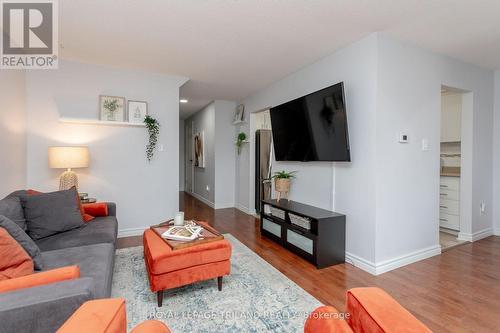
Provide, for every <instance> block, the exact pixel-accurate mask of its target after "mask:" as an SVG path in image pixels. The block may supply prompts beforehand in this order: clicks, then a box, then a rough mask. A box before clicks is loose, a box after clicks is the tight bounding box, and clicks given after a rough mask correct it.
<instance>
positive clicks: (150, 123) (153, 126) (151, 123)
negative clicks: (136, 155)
mask: <svg viewBox="0 0 500 333" xmlns="http://www.w3.org/2000/svg"><path fill="white" fill-rule="evenodd" d="M144 124H145V125H146V128H147V129H148V134H149V141H148V145H147V146H146V157H147V158H148V161H149V162H151V159H152V158H153V155H154V151H155V148H156V143H157V142H158V135H159V134H160V123H159V122H158V120H156V119H155V118H153V117H151V116H149V115H148V116H146V118H144Z"/></svg>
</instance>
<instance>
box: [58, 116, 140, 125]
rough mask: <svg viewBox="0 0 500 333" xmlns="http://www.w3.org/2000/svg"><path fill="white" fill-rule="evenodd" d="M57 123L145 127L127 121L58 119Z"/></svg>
mask: <svg viewBox="0 0 500 333" xmlns="http://www.w3.org/2000/svg"><path fill="white" fill-rule="evenodd" d="M59 121H60V122H61V123H67V124H83V125H104V126H131V127H146V125H145V124H142V123H129V122H127V121H106V120H98V119H84V118H59Z"/></svg>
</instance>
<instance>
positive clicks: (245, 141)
mask: <svg viewBox="0 0 500 333" xmlns="http://www.w3.org/2000/svg"><path fill="white" fill-rule="evenodd" d="M237 142H238V141H234V143H237ZM241 143H250V141H248V140H244V141H241Z"/></svg>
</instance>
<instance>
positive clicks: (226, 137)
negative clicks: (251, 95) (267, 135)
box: [214, 100, 236, 208]
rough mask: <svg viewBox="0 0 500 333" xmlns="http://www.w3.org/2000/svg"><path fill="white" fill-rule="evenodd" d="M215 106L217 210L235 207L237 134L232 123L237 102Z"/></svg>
mask: <svg viewBox="0 0 500 333" xmlns="http://www.w3.org/2000/svg"><path fill="white" fill-rule="evenodd" d="M214 104H215V208H228V207H234V203H235V199H234V197H235V167H236V157H235V156H236V148H235V140H236V139H235V138H236V132H235V128H234V126H232V122H233V119H234V112H235V109H236V102H231V101H221V100H216V101H214Z"/></svg>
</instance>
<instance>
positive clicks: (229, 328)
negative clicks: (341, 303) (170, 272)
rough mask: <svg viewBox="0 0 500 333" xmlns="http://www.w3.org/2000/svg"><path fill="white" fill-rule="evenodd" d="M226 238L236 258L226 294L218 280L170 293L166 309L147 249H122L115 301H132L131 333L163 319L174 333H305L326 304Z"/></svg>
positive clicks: (129, 313)
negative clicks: (153, 284)
mask: <svg viewBox="0 0 500 333" xmlns="http://www.w3.org/2000/svg"><path fill="white" fill-rule="evenodd" d="M225 237H226V239H228V240H229V241H230V242H231V244H232V246H233V254H232V258H231V260H232V263H231V275H230V276H227V277H224V282H223V287H222V291H220V292H219V291H218V290H217V281H216V280H215V279H213V280H209V281H204V282H199V283H195V284H192V285H189V286H185V287H181V288H176V289H172V290H168V291H165V298H164V300H163V307H161V308H158V307H157V306H156V294H155V293H152V292H151V290H150V289H149V283H148V279H147V273H146V267H145V266H144V258H143V252H142V247H140V246H139V247H132V248H127V249H119V250H117V251H116V261H115V271H114V277H113V289H112V296H113V297H123V298H125V299H126V302H127V303H126V304H127V319H128V326H129V329H131V328H132V327H133V326H135V325H136V324H138V323H140V322H142V321H144V320H146V319H158V320H161V321H163V322H165V323H166V324H167V325H168V326H169V328H170V329H171V330H172V333H184V332H193V333H194V332H206V333H208V332H231V333H232V332H235V333H236V332H238V333H240V332H283V333H285V332H286V333H290V332H303V331H304V322H305V319H306V316H307V314H308V313H310V312H311V311H312V310H314V309H315V308H316V307H318V306H320V305H321V303H320V302H319V301H318V300H316V299H315V298H314V297H313V296H311V295H310V294H308V293H307V292H306V291H304V290H303V289H302V288H300V287H299V286H298V285H296V284H295V283H294V282H292V281H291V280H290V279H288V278H287V277H286V276H285V275H283V274H282V273H281V272H279V271H278V270H277V269H275V268H274V267H273V266H271V265H270V264H268V263H267V262H266V261H265V260H263V259H262V258H261V257H259V256H258V255H257V254H255V253H254V252H252V251H251V250H250V249H249V248H247V247H246V246H245V245H243V244H242V243H240V242H239V241H238V240H237V239H236V238H234V237H233V236H231V235H229V234H226V235H225Z"/></svg>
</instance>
